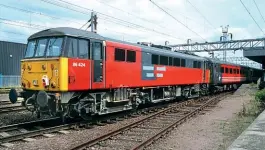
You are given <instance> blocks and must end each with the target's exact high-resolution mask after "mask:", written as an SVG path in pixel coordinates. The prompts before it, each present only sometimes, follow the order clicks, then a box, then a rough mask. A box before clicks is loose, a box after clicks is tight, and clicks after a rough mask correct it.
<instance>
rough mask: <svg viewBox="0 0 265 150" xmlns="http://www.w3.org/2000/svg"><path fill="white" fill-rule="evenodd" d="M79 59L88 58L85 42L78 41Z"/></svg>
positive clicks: (86, 43) (86, 42)
mask: <svg viewBox="0 0 265 150" xmlns="http://www.w3.org/2000/svg"><path fill="white" fill-rule="evenodd" d="M79 58H81V59H88V58H89V48H88V41H87V40H82V39H80V40H79Z"/></svg>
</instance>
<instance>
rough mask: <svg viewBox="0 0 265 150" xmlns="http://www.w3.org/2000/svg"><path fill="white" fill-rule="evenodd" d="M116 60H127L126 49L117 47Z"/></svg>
mask: <svg viewBox="0 0 265 150" xmlns="http://www.w3.org/2000/svg"><path fill="white" fill-rule="evenodd" d="M115 60H116V61H125V50H124V49H119V48H115Z"/></svg>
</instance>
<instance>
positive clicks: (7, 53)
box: [0, 41, 26, 88]
mask: <svg viewBox="0 0 265 150" xmlns="http://www.w3.org/2000/svg"><path fill="white" fill-rule="evenodd" d="M25 49H26V44H23V43H13V42H7V41H0V88H3V87H13V86H18V85H19V82H20V60H21V59H22V58H23V55H24V51H25Z"/></svg>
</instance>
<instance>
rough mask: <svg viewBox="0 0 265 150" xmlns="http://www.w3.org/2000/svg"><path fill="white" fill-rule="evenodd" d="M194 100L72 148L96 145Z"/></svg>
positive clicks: (78, 149)
mask: <svg viewBox="0 0 265 150" xmlns="http://www.w3.org/2000/svg"><path fill="white" fill-rule="evenodd" d="M194 101H195V100H194V99H191V100H188V101H184V102H181V103H177V104H174V105H171V106H169V107H168V108H165V109H164V110H161V111H158V112H156V113H154V114H152V115H150V116H148V117H145V118H143V119H141V120H138V121H136V122H133V123H131V124H128V125H126V126H123V127H121V128H119V129H116V130H114V131H111V132H109V133H107V134H104V135H101V136H99V137H97V138H94V139H92V140H90V141H88V142H85V143H83V144H80V145H78V146H76V147H74V148H71V150H81V149H85V148H86V147H91V146H93V145H96V144H97V143H99V142H100V141H103V140H106V139H109V138H110V137H112V136H115V135H118V134H120V133H122V132H124V131H126V130H129V129H131V128H133V127H136V126H138V125H140V124H143V123H144V122H145V121H147V120H150V119H153V118H155V117H157V116H159V115H162V114H165V113H167V112H169V111H171V110H172V109H176V108H180V107H183V106H186V105H188V104H190V103H192V102H194Z"/></svg>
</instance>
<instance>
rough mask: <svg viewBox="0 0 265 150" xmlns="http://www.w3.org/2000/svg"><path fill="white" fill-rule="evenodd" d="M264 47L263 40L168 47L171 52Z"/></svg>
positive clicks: (264, 39) (264, 40)
mask: <svg viewBox="0 0 265 150" xmlns="http://www.w3.org/2000/svg"><path fill="white" fill-rule="evenodd" d="M264 46H265V38H258V39H244V40H231V41H220V42H205V43H190V44H179V45H170V47H172V50H173V51H186V52H212V51H225V50H234V51H236V50H243V49H244V48H255V47H263V48H264Z"/></svg>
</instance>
